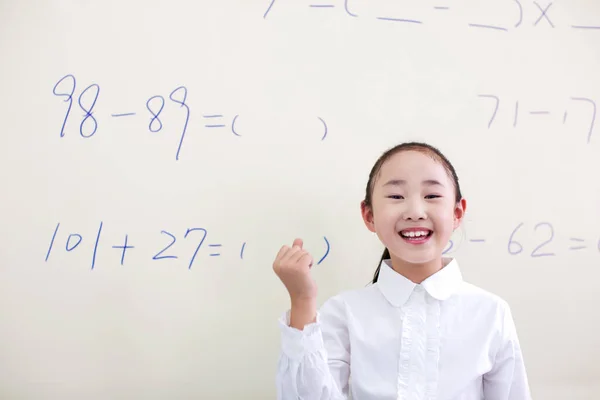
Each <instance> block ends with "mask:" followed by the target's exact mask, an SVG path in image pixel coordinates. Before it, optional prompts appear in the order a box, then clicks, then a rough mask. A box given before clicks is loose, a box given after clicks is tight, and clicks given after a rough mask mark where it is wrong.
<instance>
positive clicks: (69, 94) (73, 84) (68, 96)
mask: <svg viewBox="0 0 600 400" xmlns="http://www.w3.org/2000/svg"><path fill="white" fill-rule="evenodd" d="M67 79H69V80H70V81H71V82H70V91H69V92H67V93H63V92H57V89H58V86H59V85H60V84H61V83H63V81H65V80H67ZM75 87H76V81H75V77H74V76H73V75H70V74H69V75H65V76H63V77H62V78H60V80H59V81H58V82H56V84H55V85H54V88H53V89H52V93H54V95H55V96H62V97H66V99H65V102H67V101H68V102H69V107H68V108H67V112H66V113H65V119H64V120H63V123H62V127H61V128H60V137H64V136H65V125H66V124H67V119H69V114H70V113H71V107H72V106H73V93H75Z"/></svg>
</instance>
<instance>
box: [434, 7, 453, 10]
mask: <svg viewBox="0 0 600 400" xmlns="http://www.w3.org/2000/svg"><path fill="white" fill-rule="evenodd" d="M433 8H435V9H436V10H449V9H450V7H441V6H437V7H433Z"/></svg>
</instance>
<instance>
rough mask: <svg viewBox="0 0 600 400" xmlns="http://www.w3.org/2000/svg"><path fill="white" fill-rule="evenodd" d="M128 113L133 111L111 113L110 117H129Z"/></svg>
mask: <svg viewBox="0 0 600 400" xmlns="http://www.w3.org/2000/svg"><path fill="white" fill-rule="evenodd" d="M130 115H135V113H124V114H111V117H129V116H130Z"/></svg>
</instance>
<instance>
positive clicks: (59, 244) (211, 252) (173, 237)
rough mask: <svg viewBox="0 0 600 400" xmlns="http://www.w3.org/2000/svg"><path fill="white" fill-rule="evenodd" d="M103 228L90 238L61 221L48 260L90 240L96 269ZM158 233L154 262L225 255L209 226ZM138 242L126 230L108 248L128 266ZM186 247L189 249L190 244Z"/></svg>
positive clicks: (187, 262) (149, 255)
mask: <svg viewBox="0 0 600 400" xmlns="http://www.w3.org/2000/svg"><path fill="white" fill-rule="evenodd" d="M103 228H104V222H100V224H99V225H98V229H97V230H96V231H95V232H93V233H90V234H89V237H88V235H85V236H84V235H83V234H81V233H79V232H78V231H68V232H67V233H64V234H63V233H62V230H63V229H62V227H61V223H60V222H58V223H57V224H56V226H55V227H54V230H53V231H52V234H51V238H50V243H49V245H48V247H47V251H46V256H45V261H46V262H48V260H49V259H50V256H51V254H52V252H53V251H54V252H55V251H59V249H61V248H62V249H64V251H66V252H68V253H70V252H73V251H76V250H77V249H79V250H77V251H86V250H84V249H86V248H89V247H90V246H87V243H90V244H91V248H89V251H90V265H91V269H92V270H93V269H94V268H96V267H97V259H98V253H99V251H100V250H102V249H103V246H105V244H104V243H102V235H103V233H102V232H103ZM157 234H158V235H160V236H161V238H162V239H161V240H162V241H163V243H162V244H161V245H160V246H158V247H157V248H155V249H154V250H153V251H151V252H149V253H146V257H147V259H150V260H153V261H160V260H179V259H184V260H185V265H186V267H187V269H192V266H194V265H195V264H197V263H198V262H199V261H198V259H199V257H201V256H203V255H204V256H208V257H219V256H221V255H222V249H223V245H222V243H217V242H208V241H207V237H208V230H207V229H206V228H200V227H194V228H187V229H186V230H185V232H174V231H167V230H160V231H159V232H157ZM323 240H324V242H325V246H324V250H323V255H321V257H320V258H319V261H317V264H321V263H322V262H323V261H324V260H325V259H326V258H327V256H328V255H329V251H330V248H331V246H330V244H329V240H328V239H327V237H325V236H323ZM182 242H184V243H186V244H187V243H189V244H190V245H191V247H192V250H191V251H189V252H186V254H183V252H182V251H181V249H180V248H178V247H183V245H182V246H179V245H180V244H181V243H182ZM138 245H139V243H136V242H135V240H132V239H130V237H129V234H127V233H125V234H124V235H123V240H122V241H120V242H119V243H110V244H107V246H109V248H111V249H113V250H112V251H114V253H115V258H117V257H118V259H120V265H125V261H126V256H128V254H129V252H130V251H133V250H136V249H137V248H138ZM80 246H83V247H80ZM86 246H87V247H86ZM185 247H186V249H187V248H188V247H190V246H185ZM246 247H247V242H243V243H241V244H240V245H239V246H238V247H237V248H236V249H235V251H236V254H237V256H238V257H239V258H240V259H241V260H243V259H244V253H245V250H246ZM138 251H139V250H138ZM128 257H129V256H128Z"/></svg>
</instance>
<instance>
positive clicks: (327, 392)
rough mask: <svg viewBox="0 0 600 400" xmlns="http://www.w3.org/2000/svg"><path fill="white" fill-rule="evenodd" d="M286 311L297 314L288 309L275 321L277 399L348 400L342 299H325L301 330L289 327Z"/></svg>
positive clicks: (346, 349) (347, 361)
mask: <svg viewBox="0 0 600 400" xmlns="http://www.w3.org/2000/svg"><path fill="white" fill-rule="evenodd" d="M294 310H296V311H294ZM290 311H291V313H294V312H298V311H300V312H301V310H298V309H297V308H292V310H288V311H287V312H286V313H285V315H283V316H282V317H281V319H280V321H279V325H280V329H281V352H280V357H279V363H278V367H277V400H292V399H293V400H297V399H318V400H346V399H348V391H349V384H348V382H349V375H350V343H349V338H348V330H347V325H346V310H345V305H344V302H343V300H342V299H341V298H339V297H333V298H331V299H329V300H328V301H327V302H326V303H325V304H324V305H323V307H322V308H321V310H320V311H319V312H317V313H316V317H315V319H314V321H313V322H311V323H308V324H307V325H305V326H304V328H303V329H298V328H294V327H292V326H290Z"/></svg>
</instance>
